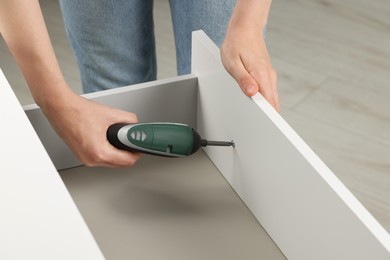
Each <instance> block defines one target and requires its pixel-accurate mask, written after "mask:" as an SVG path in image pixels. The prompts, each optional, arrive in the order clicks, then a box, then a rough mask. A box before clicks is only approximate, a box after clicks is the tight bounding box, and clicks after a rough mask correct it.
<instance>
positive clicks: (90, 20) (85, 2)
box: [60, 0, 235, 93]
mask: <svg viewBox="0 0 390 260" xmlns="http://www.w3.org/2000/svg"><path fill="white" fill-rule="evenodd" d="M60 4H61V11H62V14H63V18H64V23H65V29H66V32H67V35H68V38H69V41H70V44H71V46H72V49H73V52H74V53H75V55H76V59H77V62H78V65H79V68H80V73H81V80H82V85H83V91H84V92H85V93H89V92H95V91H99V90H104V89H110V88H115V87H120V86H125V85H130V84H136V83H140V82H145V81H150V80H155V79H156V74H157V73H156V70H157V68H156V54H155V41H154V25H153V0H60ZM234 4H235V0H170V7H171V13H172V20H173V28H174V34H175V43H176V53H177V64H178V68H177V70H178V74H179V75H182V74H186V73H190V71H191V32H192V31H193V30H199V29H202V30H204V31H205V32H206V33H207V35H209V37H210V38H211V39H212V40H213V41H214V42H215V43H216V44H217V45H221V43H222V42H223V39H224V35H225V31H226V27H227V24H228V21H229V18H230V15H231V13H232V10H233V8H234Z"/></svg>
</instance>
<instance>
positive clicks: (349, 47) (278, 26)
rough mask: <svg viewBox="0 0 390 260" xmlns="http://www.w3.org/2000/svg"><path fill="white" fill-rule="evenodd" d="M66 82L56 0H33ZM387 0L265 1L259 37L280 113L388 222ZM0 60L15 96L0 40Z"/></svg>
mask: <svg viewBox="0 0 390 260" xmlns="http://www.w3.org/2000/svg"><path fill="white" fill-rule="evenodd" d="M40 2H41V5H42V7H43V9H44V14H45V17H46V20H47V23H48V27H49V31H50V35H51V37H52V41H53V44H54V47H55V50H56V53H57V56H58V59H59V61H60V64H61V67H62V68H63V72H64V74H65V76H66V79H67V80H68V83H69V84H70V85H71V86H72V87H73V88H74V89H75V91H76V92H78V93H80V92H81V88H80V83H79V76H78V70H77V66H76V65H75V61H74V58H73V57H72V54H71V51H70V48H69V46H68V43H67V41H66V36H65V34H64V31H63V24H62V20H61V16H60V13H59V10H58V3H57V1H53V0H41V1H40ZM389 13H390V2H389V1H388V0H375V1H365V0H347V1H337V0H278V1H273V4H272V10H271V14H270V19H269V23H268V32H267V44H268V47H269V50H270V53H271V57H272V61H273V65H274V67H275V68H276V70H277V72H278V79H279V81H278V86H279V90H280V96H281V103H282V112H281V113H282V115H283V116H284V118H285V119H286V120H287V121H288V122H289V123H290V124H291V125H292V127H293V128H294V129H295V130H296V131H297V132H298V133H299V134H300V135H301V136H302V138H303V139H304V140H305V141H306V142H307V143H308V144H309V145H310V146H311V147H312V148H313V150H314V151H315V152H316V153H317V154H318V155H319V156H320V158H322V159H323V160H324V161H325V163H326V164H327V165H328V166H329V167H330V168H331V169H332V170H333V171H334V173H335V174H336V175H337V176H338V177H339V178H340V179H341V180H342V181H343V182H344V183H345V184H346V186H347V187H349V188H350V190H351V191H352V192H353V193H354V194H355V195H356V196H357V197H358V198H359V199H360V201H361V202H362V203H363V204H364V205H365V206H366V207H367V209H368V210H369V211H370V212H371V213H372V214H373V215H374V216H375V217H376V218H377V219H378V220H379V222H380V223H381V224H382V225H383V226H384V227H385V228H386V229H387V230H388V231H390V102H389V100H390V16H389ZM155 19H156V22H155V23H156V38H157V47H158V49H157V55H158V59H159V60H158V66H159V76H158V77H159V78H164V77H170V76H175V75H176V68H175V66H176V65H175V64H176V62H175V52H174V43H173V37H172V27H171V24H170V23H171V20H170V16H169V6H168V1H167V0H156V1H155ZM0 68H2V70H3V71H4V73H5V75H6V76H7V78H8V80H9V82H10V83H11V85H12V86H13V87H14V89H15V92H16V93H17V96H18V98H19V100H20V101H21V103H22V104H27V103H31V102H32V99H31V97H30V96H29V94H28V89H27V87H26V84H25V82H24V80H23V78H22V76H21V74H20V73H19V71H18V69H17V66H16V65H15V63H14V61H13V59H12V57H11V56H10V54H9V53H8V51H7V50H6V47H5V45H4V43H3V42H0Z"/></svg>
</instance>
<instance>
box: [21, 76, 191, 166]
mask: <svg viewBox="0 0 390 260" xmlns="http://www.w3.org/2000/svg"><path fill="white" fill-rule="evenodd" d="M196 87H197V78H196V77H194V76H193V75H186V76H181V77H175V78H171V79H163V80H158V81H153V82H146V83H142V84H137V85H132V86H127V87H122V88H116V89H111V90H106V91H100V92H96V93H91V94H86V95H84V97H85V98H88V99H90V100H93V101H96V102H99V103H101V104H105V105H108V106H112V107H115V108H118V109H122V110H125V111H130V112H133V113H136V115H137V117H138V120H139V121H140V122H152V121H166V122H179V123H184V124H188V125H190V126H192V127H196ZM24 109H25V112H26V114H27V116H28V118H29V119H30V121H31V123H32V125H33V126H34V128H35V131H36V132H37V134H38V136H39V138H40V139H41V141H42V143H43V145H44V147H45V149H46V150H47V152H48V153H49V155H50V158H51V160H52V161H53V163H54V165H55V166H56V168H57V169H58V170H60V169H66V168H71V167H75V166H79V165H81V162H80V161H78V160H77V159H76V158H75V156H74V155H73V154H72V152H71V151H70V150H69V148H68V147H67V146H66V144H65V143H64V142H63V141H62V139H61V138H60V137H59V136H58V135H57V133H56V132H55V131H54V130H53V129H52V127H51V126H50V123H49V122H48V120H47V119H46V117H45V116H44V115H43V113H42V111H41V109H40V108H39V107H38V106H36V105H28V106H25V107H24Z"/></svg>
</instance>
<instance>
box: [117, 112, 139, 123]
mask: <svg viewBox="0 0 390 260" xmlns="http://www.w3.org/2000/svg"><path fill="white" fill-rule="evenodd" d="M114 120H115V121H116V122H123V123H136V122H138V118H137V115H136V114H134V113H131V112H127V111H123V110H116V111H115V118H114Z"/></svg>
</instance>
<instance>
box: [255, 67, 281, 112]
mask: <svg viewBox="0 0 390 260" xmlns="http://www.w3.org/2000/svg"><path fill="white" fill-rule="evenodd" d="M270 73H272V72H270V71H269V70H266V69H263V70H260V69H256V70H252V71H250V72H249V74H250V75H251V76H252V77H253V78H254V79H255V81H256V82H257V83H258V85H259V92H260V94H261V95H262V96H263V97H264V98H265V99H266V100H267V101H268V102H269V103H270V104H271V105H272V106H273V107H274V108H275V109H276V110H278V102H277V101H276V99H277V96H276V95H277V91H276V88H275V83H273V80H272V79H271V78H272V76H271V75H270ZM275 94H276V95H275Z"/></svg>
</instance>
